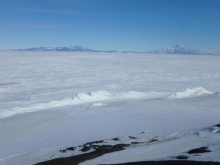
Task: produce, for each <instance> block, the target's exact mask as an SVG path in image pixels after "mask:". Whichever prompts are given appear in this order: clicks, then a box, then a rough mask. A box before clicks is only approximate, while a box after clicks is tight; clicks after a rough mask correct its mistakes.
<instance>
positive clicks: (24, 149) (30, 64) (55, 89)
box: [0, 51, 220, 165]
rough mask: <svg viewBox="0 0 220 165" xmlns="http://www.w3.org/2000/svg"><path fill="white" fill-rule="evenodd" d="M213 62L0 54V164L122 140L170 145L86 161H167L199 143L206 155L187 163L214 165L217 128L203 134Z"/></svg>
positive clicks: (219, 100) (213, 119) (217, 117)
mask: <svg viewBox="0 0 220 165" xmlns="http://www.w3.org/2000/svg"><path fill="white" fill-rule="evenodd" d="M219 63H220V58H219V57H218V56H195V55H194V56H190V55H155V54H154V55H150V54H132V53H131V54H129V53H128V54H123V53H111V54H107V53H106V54H105V53H70V52H66V53H65V52H4V51H0V71H1V74H0V103H1V106H0V132H1V133H0V146H1V151H0V164H2V165H13V164H15V165H26V164H27V165H29V164H34V163H37V162H40V161H45V160H49V159H52V158H57V157H67V156H71V155H76V154H80V153H78V152H76V153H74V152H67V153H65V154H63V153H60V152H59V150H60V149H65V148H67V147H70V146H78V145H81V144H84V143H86V142H90V141H96V140H102V139H111V138H114V137H124V138H125V139H126V137H128V136H137V137H139V140H144V139H150V138H152V137H154V136H158V137H159V139H160V140H161V141H162V140H166V139H170V138H171V139H172V140H168V141H167V142H166V143H155V144H154V145H146V146H139V147H138V146H137V147H135V148H132V147H131V148H129V149H127V150H125V151H120V153H111V154H107V155H104V156H102V157H100V158H97V159H95V160H92V161H94V162H95V164H96V163H97V162H98V163H109V162H110V163H111V161H112V160H111V158H114V160H115V161H117V162H116V163H118V162H120V160H119V159H121V158H122V157H123V161H124V162H126V161H135V160H165V159H173V158H171V156H177V155H178V154H185V153H184V152H185V151H187V150H190V149H193V147H194V148H196V147H202V146H208V147H210V149H211V150H212V151H213V152H211V153H206V154H204V155H202V156H199V157H196V156H194V157H193V156H191V157H190V158H189V159H192V160H214V161H219V158H218V156H217V155H219V148H220V145H219V140H218V139H220V138H219V132H220V131H219V130H218V128H211V129H209V128H208V129H204V128H207V127H208V126H211V125H215V124H218V123H220V109H219V107H220V96H219V91H220V83H219V82H220V65H219ZM195 130H197V131H195ZM210 130H214V131H210ZM143 131H144V132H147V133H146V134H143V135H140V133H141V132H143ZM173 138H174V139H173ZM168 146H170V147H169V150H166V151H167V152H164V148H167V147H168ZM52 155H54V156H52ZM132 155H134V156H132ZM146 155H149V156H148V157H146ZM158 155H161V156H158ZM120 156H121V157H120ZM92 161H91V162H87V163H88V164H94V162H93V163H92Z"/></svg>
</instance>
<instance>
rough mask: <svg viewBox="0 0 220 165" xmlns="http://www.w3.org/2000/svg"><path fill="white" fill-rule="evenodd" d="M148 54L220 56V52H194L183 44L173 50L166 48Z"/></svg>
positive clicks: (172, 48)
mask: <svg viewBox="0 0 220 165" xmlns="http://www.w3.org/2000/svg"><path fill="white" fill-rule="evenodd" d="M147 53H153V54H192V55H197V54H198V55H220V53H218V52H202V51H198V50H194V49H191V48H188V47H187V46H185V45H183V44H179V45H176V46H174V47H171V48H164V49H158V50H153V51H149V52H147Z"/></svg>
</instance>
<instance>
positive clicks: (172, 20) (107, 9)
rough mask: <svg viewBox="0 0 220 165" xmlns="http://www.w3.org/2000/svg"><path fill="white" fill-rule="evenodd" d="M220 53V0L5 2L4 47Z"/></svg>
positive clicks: (1, 9)
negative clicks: (168, 49) (178, 47)
mask: <svg viewBox="0 0 220 165" xmlns="http://www.w3.org/2000/svg"><path fill="white" fill-rule="evenodd" d="M179 43H183V44H184V45H186V46H188V47H190V48H193V49H196V50H201V51H220V0H0V49H10V48H31V47H41V46H43V47H58V46H83V47H87V48H90V49H95V50H118V51H149V50H154V49H160V48H166V47H172V46H174V45H177V44H179Z"/></svg>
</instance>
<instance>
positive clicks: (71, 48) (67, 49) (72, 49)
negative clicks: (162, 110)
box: [13, 46, 118, 53]
mask: <svg viewBox="0 0 220 165" xmlns="http://www.w3.org/2000/svg"><path fill="white" fill-rule="evenodd" d="M13 51H53V52H61V51H63V52H108V53H115V52H118V51H115V50H112V51H106V50H103V51H100V50H93V49H89V48H86V47H82V46H69V47H37V48H28V49H13Z"/></svg>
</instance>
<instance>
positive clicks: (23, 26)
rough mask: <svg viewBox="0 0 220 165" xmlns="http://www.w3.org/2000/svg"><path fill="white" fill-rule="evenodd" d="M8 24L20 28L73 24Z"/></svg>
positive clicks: (54, 26)
mask: <svg viewBox="0 0 220 165" xmlns="http://www.w3.org/2000/svg"><path fill="white" fill-rule="evenodd" d="M4 25H7V26H13V27H19V28H56V27H70V26H73V25H65V24H20V23H19V24H16V23H15V24H4Z"/></svg>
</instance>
